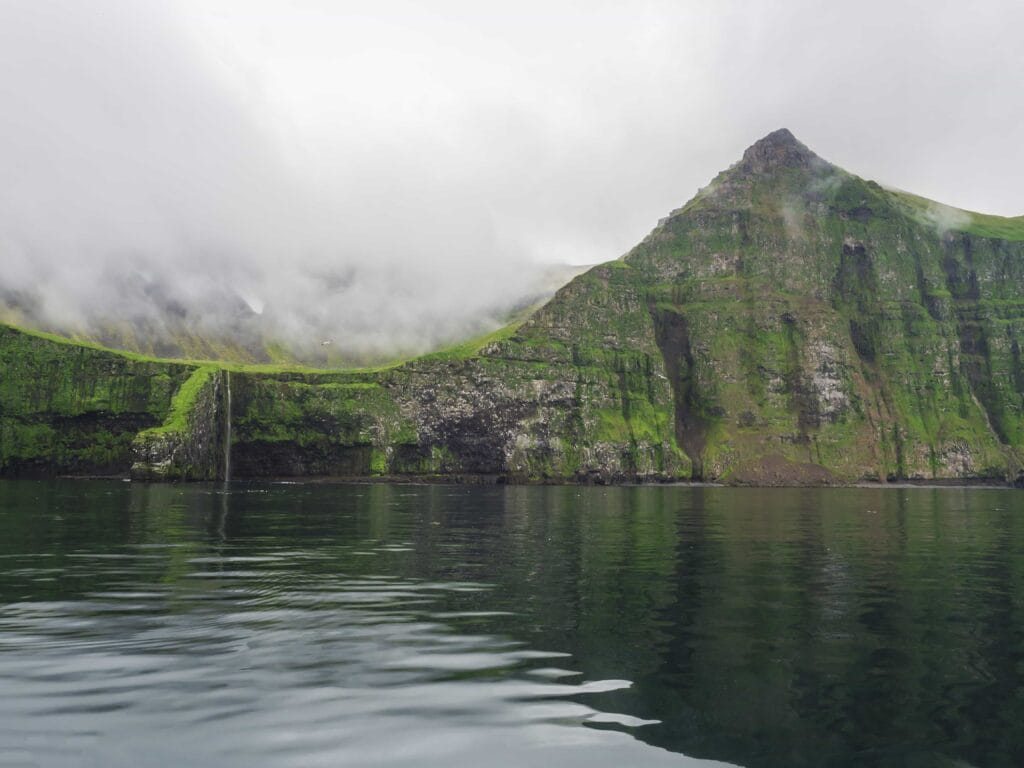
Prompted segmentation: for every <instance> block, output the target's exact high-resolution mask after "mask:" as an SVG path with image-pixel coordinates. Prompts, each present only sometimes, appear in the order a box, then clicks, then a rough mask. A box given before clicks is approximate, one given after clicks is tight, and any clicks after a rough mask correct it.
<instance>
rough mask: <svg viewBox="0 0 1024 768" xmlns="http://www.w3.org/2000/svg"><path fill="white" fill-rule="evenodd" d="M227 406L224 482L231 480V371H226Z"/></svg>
mask: <svg viewBox="0 0 1024 768" xmlns="http://www.w3.org/2000/svg"><path fill="white" fill-rule="evenodd" d="M224 389H225V393H226V394H225V399H226V401H227V407H226V409H225V415H224V482H225V483H230V482H231V372H230V371H224Z"/></svg>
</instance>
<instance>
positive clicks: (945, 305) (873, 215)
mask: <svg viewBox="0 0 1024 768" xmlns="http://www.w3.org/2000/svg"><path fill="white" fill-rule="evenodd" d="M921 200H923V199H922V198H912V197H908V196H906V195H904V194H901V193H896V192H892V191H890V190H887V189H885V188H883V187H882V186H880V185H878V184H877V183H875V182H872V181H866V180H864V179H861V178H860V177H857V176H855V175H854V174H851V173H849V172H847V171H844V170H843V169H841V168H838V167H837V166H834V165H832V164H830V163H828V162H827V161H825V160H822V159H821V158H820V157H818V156H817V155H816V154H815V153H814V152H812V151H811V150H810V149H808V148H807V147H806V146H805V145H803V144H802V143H800V142H799V141H798V140H797V139H796V138H795V137H794V136H793V135H792V133H790V132H789V131H787V130H785V129H782V130H779V131H775V132H773V133H771V134H769V135H768V136H766V137H764V138H763V139H761V140H759V141H758V142H756V143H755V144H753V145H751V147H749V148H748V149H747V150H746V151H745V152H744V153H743V156H742V157H741V158H740V160H739V161H738V162H737V163H735V164H734V165H733V166H731V167H730V168H729V169H726V170H725V171H723V172H722V173H720V174H719V175H718V176H716V178H715V179H714V180H713V181H712V182H711V183H710V184H709V185H708V186H707V187H705V188H704V189H703V190H701V191H700V192H698V194H697V195H696V196H695V197H694V198H693V199H692V200H690V201H689V202H688V203H687V204H685V205H684V206H682V207H681V208H679V209H676V210H675V211H673V212H672V213H670V215H669V216H668V217H666V218H665V219H663V220H662V221H661V222H660V223H659V224H658V226H656V227H655V228H654V230H652V232H651V233H650V234H649V235H648V236H647V237H645V238H644V239H643V240H642V241H641V242H640V243H639V244H638V245H637V246H635V247H634V248H633V249H631V250H630V251H629V252H628V253H627V254H626V255H624V256H623V257H622V258H621V259H618V260H615V261H612V262H607V263H605V264H602V265H598V266H596V267H594V268H592V269H590V270H588V271H587V272H585V273H583V274H581V275H579V276H577V277H576V278H574V279H573V280H571V281H570V282H569V283H567V284H566V285H564V286H563V287H562V288H560V289H559V290H558V291H557V292H556V293H555V295H554V296H553V297H552V298H551V299H550V300H549V301H548V302H547V303H546V304H545V305H544V306H542V307H541V308H539V309H538V310H537V311H536V312H534V313H533V314H532V315H531V316H530V317H529V318H528V319H526V320H525V321H524V322H522V323H521V324H517V325H514V326H510V327H508V328H506V329H504V330H502V331H500V332H497V333H495V334H491V335H490V336H488V337H484V338H481V339H480V340H478V341H477V342H473V343H470V344H466V345H462V346H460V347H457V348H454V349H453V350H450V351H448V352H441V353H436V354H433V355H428V356H426V357H422V358H416V359H413V360H411V361H409V362H407V363H405V364H402V365H398V366H394V367H389V368H385V369H380V370H372V371H351V372H344V371H336V372H326V371H325V372H317V373H313V372H302V371H288V370H267V369H246V368H245V367H238V366H234V367H232V368H231V370H230V371H228V370H226V369H224V368H223V366H217V365H216V364H214V365H212V366H195V367H193V369H192V370H194V371H197V373H195V374H194V375H196V376H199V375H200V374H199V373H198V371H199V370H203V371H204V373H203V374H202V376H201V380H198V379H197V380H196V381H195V382H194V383H193V385H192V390H191V391H193V392H194V393H195V394H196V397H194V398H193V400H190V402H194V403H195V404H196V405H195V407H196V408H203V409H205V410H203V411H202V412H203V413H206V414H208V416H209V414H215V415H214V416H209V418H206V419H205V420H204V419H193V420H192V421H191V422H190V421H189V420H188V419H187V418H181V415H180V414H179V415H178V416H177V417H176V418H175V420H174V424H175V425H176V426H175V429H173V430H163V431H161V432H157V433H154V432H152V431H148V432H147V431H142V432H139V433H138V434H137V435H136V437H135V438H133V448H132V454H131V456H130V457H129V458H131V459H132V462H133V463H134V469H133V474H134V475H135V476H136V477H140V478H147V477H149V478H153V477H156V478H160V477H163V478H168V477H169V478H184V479H188V478H196V477H211V476H215V475H216V474H217V472H218V471H219V470H218V469H217V466H216V464H215V463H214V464H211V463H210V460H209V459H208V458H207V459H197V458H196V457H201V456H206V457H210V456H217V455H220V454H221V453H223V452H222V451H219V450H214V449H213V448H211V447H210V444H213V443H216V442H217V441H218V440H222V439H224V436H223V434H221V430H218V429H211V428H208V425H207V428H204V427H203V426H202V423H201V422H204V421H205V422H211V420H212V422H214V423H220V421H223V420H224V419H225V418H230V419H231V420H232V422H233V429H231V430H230V434H231V445H230V450H231V454H232V466H233V467H234V468H235V472H236V475H237V476H238V477H265V476H316V475H321V476H322V475H327V476H358V477H392V478H393V477H438V478H449V479H451V478H463V479H467V478H470V479H477V480H480V479H487V478H490V479H496V478H500V479H505V480H513V481H530V482H538V481H539V482H545V481H547V482H567V481H574V482H622V481H672V480H705V481H707V480H710V481H716V482H727V483H738V484H754V485H778V484H822V483H826V484H829V483H850V482H859V481H864V480H876V481H886V480H940V481H942V480H957V481H966V480H981V479H986V480H992V479H998V480H1001V481H1011V482H1012V481H1016V480H1017V477H1018V475H1019V473H1020V471H1021V466H1022V463H1021V457H1022V448H1024V418H1022V412H1024V363H1022V361H1021V352H1020V347H1021V342H1022V340H1024V244H1022V243H1021V241H1020V240H1024V236H1022V237H1021V238H1020V239H1019V240H1018V239H1015V238H1014V237H1009V238H994V237H991V236H988V235H983V234H979V232H977V231H972V229H974V230H977V229H978V227H979V226H981V229H982V230H984V229H985V228H986V227H988V228H992V227H993V226H995V224H998V225H999V226H1001V227H1003V228H1004V229H1008V231H1009V233H1010V234H1011V235H1015V234H1016V230H1015V228H1014V227H1015V223H1016V222H1015V220H1013V219H998V217H991V220H986V221H983V222H981V224H980V225H979V222H978V221H977V220H975V219H974V218H973V215H971V214H967V213H966V212H961V213H964V214H965V215H967V216H971V217H970V218H964V217H962V216H960V217H957V216H950V215H948V211H949V210H953V211H955V210H956V209H949V208H948V207H946V210H947V213H946V214H943V213H942V210H938V211H933V210H932V209H931V207H930V206H929V205H926V204H924V203H921V202H920V201H921ZM993 222H994V223H993ZM997 229H998V227H997ZM229 380H230V387H231V389H232V392H233V397H232V399H231V403H232V405H231V411H230V413H225V412H224V411H225V408H226V400H225V397H224V391H225V389H226V388H227V386H228V383H229ZM67 386H68V387H72V388H73V387H74V386H75V384H74V382H73V381H68V382H67ZM90 407H92V406H90ZM15 410H17V409H15ZM7 412H8V413H11V412H12V411H11V410H10V409H9V408H8V409H7ZM46 413H47V411H46V405H45V403H43V404H41V405H40V407H39V408H38V409H37V410H36V411H33V412H32V415H30V416H29V415H23V416H17V417H4V418H6V422H5V424H6V426H5V429H6V430H7V433H9V434H16V433H17V432H18V429H19V428H22V427H24V425H25V423H26V420H28V421H31V419H36V420H37V421H39V420H43V421H45V420H46V418H47V417H46V415H45V414H46ZM217 414H219V415H217ZM19 418H20V419H21V421H20V422H19V421H18V419H19ZM167 418H170V417H169V416H168V417H167ZM51 421H52V420H51ZM19 423H20V425H21V426H20V427H19ZM52 429H53V430H54V434H59V427H58V426H54V427H52ZM0 434H3V433H0ZM54 439H56V438H54ZM197 441H198V443H202V444H204V445H206V448H205V449H203V450H198V449H197V447H196V446H197ZM5 445H6V444H5ZM5 445H0V457H3V463H2V464H0V472H4V471H6V472H8V473H10V472H12V471H14V472H16V471H17V468H16V467H17V466H24V464H21V465H19V464H18V463H17V461H16V462H14V463H13V464H12V462H11V461H10V460H9V459H8V457H9V456H10V455H11V452H10V451H9V450H8V449H7V448H6V447H5ZM37 451H38V454H39V455H37V456H36V457H35V458H34V459H30V461H35V460H37V459H38V461H39V462H40V463H39V466H48V465H47V462H48V461H51V460H52V456H51V457H50V458H47V455H46V449H45V446H43V447H39V448H38V449H37ZM5 454H6V455H5ZM24 458H25V457H22V458H19V459H18V461H22V459H24ZM118 461H120V462H121V464H120V465H119V466H120V467H121V468H122V471H123V469H124V462H125V461H126V459H125V457H124V456H122V457H121V458H120V459H118ZM204 461H205V462H206V463H205V465H202V466H198V465H197V462H198V464H200V465H201V464H203V462H204ZM5 467H6V469H5ZM11 467H15V469H11Z"/></svg>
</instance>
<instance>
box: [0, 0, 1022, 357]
mask: <svg viewBox="0 0 1024 768" xmlns="http://www.w3.org/2000/svg"><path fill="white" fill-rule="evenodd" d="M752 5H753V4H750V3H744V2H740V0H723V1H722V2H716V3H700V2H692V3H679V2H673V3H667V2H657V1H652V2H645V3H640V4H635V3H630V4H615V3H600V2H599V3H588V4H586V5H585V6H582V5H579V4H576V3H572V2H568V1H565V2H554V3H551V2H547V3H540V2H534V1H533V0H524V2H521V3H517V4H515V5H514V6H513V5H508V6H506V7H502V6H494V5H492V4H477V3H469V2H464V1H453V0H439V2H438V3H435V4H429V8H427V7H424V4H422V3H412V2H401V1H400V0H388V1H387V2H380V3H374V4H360V3H346V2H342V3H338V2H328V1H327V0H305V2H301V3H283V2H279V1H276V0H244V1H243V0H202V1H200V0H194V1H193V0H180V2H177V3H164V2H156V1H155V0H154V1H153V2H146V1H145V0H121V1H118V0H51V1H50V2H46V3H40V2H34V1H30V0H8V1H7V2H0V99H2V107H0V177H2V179H3V183H2V184H0V265H2V271H0V303H6V304H7V305H8V306H15V307H18V306H20V307H22V308H25V307H31V308H32V311H33V312H35V313H36V314H38V315H39V316H40V317H42V318H44V319H45V321H46V322H47V323H49V324H50V325H52V326H54V327H59V328H63V329H74V328H81V327H89V328H92V329H97V328H99V329H102V328H104V327H108V326H111V325H113V326H118V325H120V326H121V328H122V329H123V327H124V325H125V324H126V323H127V324H128V325H130V326H132V327H133V328H134V329H136V332H137V333H138V334H139V335H146V334H151V335H158V334H159V333H160V332H161V330H163V331H167V330H168V328H167V326H168V325H171V326H173V328H171V329H170V330H171V331H174V332H179V333H180V332H181V330H182V329H183V328H184V329H191V330H193V331H196V332H198V333H207V332H208V333H218V332H220V333H226V334H227V335H229V336H234V337H237V338H239V339H241V340H242V341H243V342H245V341H251V342H253V343H256V342H257V341H258V340H259V339H273V340H281V341H284V342H286V343H288V344H290V345H293V346H296V347H298V348H300V349H303V350H307V351H308V350H314V351H315V350H317V349H320V348H321V343H322V342H323V341H325V340H331V341H332V348H333V349H338V350H342V351H344V352H346V353H350V354H351V355H354V356H367V355H372V354H374V353H378V352H380V351H382V350H386V351H388V352H392V351H394V352H413V351H422V350H425V349H427V348H430V347H432V346H436V345H437V344H439V343H443V342H446V341H451V340H453V339H456V338H459V337H461V336H465V335H467V334H469V333H474V332H478V331H482V330H486V329H489V328H491V327H494V326H495V325H496V324H497V323H499V322H500V321H501V320H502V319H503V318H504V317H505V316H506V315H507V314H508V312H510V311H511V310H512V309H513V308H515V307H516V306H518V305H520V304H522V303H523V302H525V301H528V300H529V298H530V297H534V296H536V295H537V294H538V293H539V292H540V291H541V289H542V287H541V283H542V282H543V278H544V275H543V272H542V270H541V269H540V268H539V267H538V266H537V265H538V264H539V263H559V262H574V263H578V264H582V263H596V262H599V261H603V260H607V259H611V258H615V257H617V256H619V255H621V254H622V253H623V252H624V251H626V250H627V249H628V248H629V247H630V246H631V245H632V244H634V243H635V242H637V241H639V240H640V239H641V238H642V237H643V235H645V234H646V233H647V232H648V231H649V230H650V228H651V227H652V226H653V225H654V224H655V222H656V221H657V220H658V219H659V218H660V217H661V216H663V215H664V214H665V213H666V212H668V211H670V210H672V209H674V208H676V207H678V206H679V205H681V204H682V203H684V202H685V201H686V200H687V199H688V198H689V197H691V196H692V194H693V193H694V192H695V191H696V190H697V189H698V188H699V187H701V186H702V185H704V184H706V183H707V182H708V180H709V179H711V178H712V177H713V176H714V175H715V174H716V173H717V172H718V171H719V170H721V169H723V168H725V167H726V166H728V165H729V164H730V163H731V162H733V161H734V160H736V159H737V158H738V157H739V155H740V153H741V152H742V150H743V148H744V147H745V146H747V145H748V144H750V143H751V142H752V141H754V140H755V139H757V138H759V137H760V136H761V135H763V134H765V133H767V132H768V131H770V130H772V129H775V128H777V127H779V126H782V125H786V126H788V127H789V128H791V129H792V130H793V131H794V132H795V133H796V134H797V136H798V138H800V139H801V140H803V141H804V142H806V143H807V144H808V145H809V146H810V147H811V148H812V149H814V150H816V151H818V152H819V153H820V154H822V155H823V156H824V157H826V158H827V159H829V160H832V161H834V162H837V163H839V164H840V165H843V166H845V167H847V168H849V169H850V170H852V171H854V172H857V173H859V174H861V175H863V176H867V177H873V178H876V179H878V180H879V181H882V182H883V183H886V182H887V183H891V184H893V185H895V186H899V187H901V188H904V189H910V190H912V191H914V192H917V193H920V194H924V195H927V196H929V197H934V198H937V199H939V200H942V201H943V202H946V203H950V204H953V205H959V206H962V207H967V208H974V209H981V210H986V211H990V212H995V213H1002V214H1005V215H1014V214H1020V213H1022V212H1024V195H1022V193H1021V191H1020V188H1019V179H1020V178H1021V177H1024V145H1022V143H1021V142H1020V141H1019V135H1018V134H1019V128H1018V126H1019V125H1021V124H1024V97H1022V96H1021V95H1020V94H1021V90H1020V88H1019V83H1018V82H1017V79H1018V76H1019V73H1020V72H1021V71H1024V47H1021V46H1019V45H1018V44H1016V41H1015V40H1013V39H1012V37H1011V36H1010V35H1008V34H1007V33H1006V32H1007V30H1010V29H1019V28H1024V6H1022V5H1021V4H1019V3H1017V2H1009V1H1008V0H1007V1H1003V0H993V1H991V2H982V3H976V4H971V5H970V6H968V7H964V8H961V7H960V6H957V5H954V4H952V3H931V2H929V3H925V2H913V1H910V0H904V2H887V3H883V2H877V1H875V0H867V1H866V2H864V3H860V4H858V5H857V6H856V7H855V8H852V7H828V8H821V7H820V6H821V4H820V3H814V2H811V1H810V0H788V2H783V3H772V4H763V6H761V5H760V4H759V6H758V7H756V8H754V7H751V6H752ZM769 6H770V7H769ZM994 116H998V119H994ZM122 335H123V334H122Z"/></svg>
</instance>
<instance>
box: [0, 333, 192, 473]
mask: <svg viewBox="0 0 1024 768" xmlns="http://www.w3.org/2000/svg"><path fill="white" fill-rule="evenodd" d="M190 370H191V369H190V367H189V366H187V365H180V364H174V363H167V362H163V361H148V360H144V359H142V358H136V357H131V356H127V355H121V354H115V353H112V352H109V351H106V350H102V349H97V348H93V347H88V346H83V345H79V344H73V343H70V342H67V341H65V340H60V339H57V338H54V337H48V336H45V335H42V334H31V333H24V332H21V331H18V330H16V329H13V328H7V327H3V326H0V475H7V476H10V475H52V474H78V475H83V474H125V473H127V472H128V469H129V467H130V466H131V462H132V442H133V440H134V439H135V436H136V435H137V434H138V433H139V432H140V431H142V430H145V429H147V428H150V427H154V426H156V425H159V424H160V423H161V422H162V421H163V420H164V419H165V418H166V415H167V413H168V410H169V408H170V404H171V399H172V397H173V395H174V393H175V392H176V391H178V389H179V388H180V387H181V385H182V383H183V382H184V381H185V380H186V379H187V378H188V376H189V373H190Z"/></svg>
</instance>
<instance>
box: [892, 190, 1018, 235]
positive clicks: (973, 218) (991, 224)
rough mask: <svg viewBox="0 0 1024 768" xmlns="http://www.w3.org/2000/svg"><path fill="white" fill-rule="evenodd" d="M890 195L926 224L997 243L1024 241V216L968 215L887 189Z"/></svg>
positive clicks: (917, 196) (922, 198)
mask: <svg viewBox="0 0 1024 768" xmlns="http://www.w3.org/2000/svg"><path fill="white" fill-rule="evenodd" d="M886 192H888V193H889V194H890V195H892V196H893V197H894V198H895V199H896V200H897V201H898V202H899V203H902V204H903V206H905V207H907V208H909V209H910V210H911V212H912V213H913V214H914V215H915V218H917V219H919V220H921V221H923V222H924V223H929V224H932V225H936V226H944V228H946V229H949V230H952V231H955V232H968V233H970V234H972V235H978V236H979V237H990V238H993V239H995V240H1014V241H1018V240H1024V216H1015V217H1012V218H1008V217H1005V216H993V215H991V214H988V213H976V212H974V211H965V210H962V209H960V208H954V207H953V206H949V205H944V204H942V203H937V202H935V201H934V200H929V199H928V198H927V197H921V196H920V195H915V194H912V193H910V192H904V191H903V190H901V189H886Z"/></svg>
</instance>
